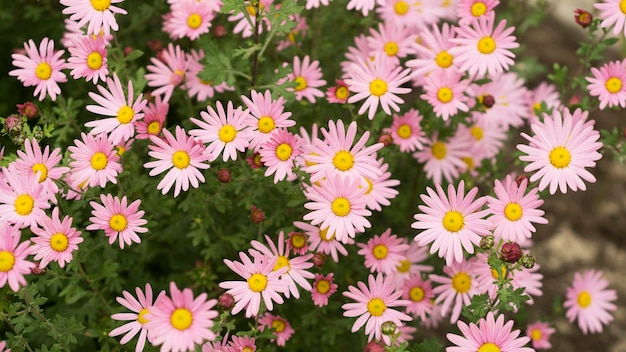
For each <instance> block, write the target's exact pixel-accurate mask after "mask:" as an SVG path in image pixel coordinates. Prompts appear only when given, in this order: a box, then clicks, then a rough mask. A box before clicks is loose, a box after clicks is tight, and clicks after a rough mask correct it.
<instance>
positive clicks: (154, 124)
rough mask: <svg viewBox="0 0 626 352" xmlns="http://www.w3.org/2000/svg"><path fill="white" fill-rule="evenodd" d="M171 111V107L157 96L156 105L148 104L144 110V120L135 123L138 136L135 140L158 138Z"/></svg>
mask: <svg viewBox="0 0 626 352" xmlns="http://www.w3.org/2000/svg"><path fill="white" fill-rule="evenodd" d="M169 110H170V105H169V104H168V103H166V102H164V101H163V99H161V97H160V96H156V98H155V99H154V103H148V105H146V106H145V107H144V108H143V112H144V114H145V116H144V118H143V119H141V120H139V121H135V128H136V129H137V134H136V135H135V139H150V136H158V135H160V134H161V131H162V130H163V128H164V127H165V119H166V118H167V113H168V112H169Z"/></svg>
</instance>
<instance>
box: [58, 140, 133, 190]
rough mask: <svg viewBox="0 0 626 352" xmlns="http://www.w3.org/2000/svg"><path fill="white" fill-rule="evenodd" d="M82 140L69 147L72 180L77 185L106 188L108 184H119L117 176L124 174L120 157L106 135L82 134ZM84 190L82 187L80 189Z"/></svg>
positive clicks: (75, 141)
mask: <svg viewBox="0 0 626 352" xmlns="http://www.w3.org/2000/svg"><path fill="white" fill-rule="evenodd" d="M81 138H82V141H81V140H78V139H75V140H74V145H72V146H69V147H68V149H69V151H70V153H71V154H70V158H71V159H73V161H71V162H70V167H71V168H72V171H71V172H72V178H73V179H74V180H76V182H75V183H76V184H77V185H78V184H88V185H89V187H95V186H97V185H99V186H100V187H102V188H104V187H105V186H106V184H107V182H111V183H114V184H115V183H117V175H118V174H119V173H120V172H122V165H121V164H120V163H119V162H120V157H119V155H117V153H116V152H115V150H114V147H113V144H112V143H111V141H109V139H108V137H107V135H106V134H104V133H103V134H99V135H97V136H93V135H90V134H89V135H88V134H85V133H81ZM79 188H82V187H79Z"/></svg>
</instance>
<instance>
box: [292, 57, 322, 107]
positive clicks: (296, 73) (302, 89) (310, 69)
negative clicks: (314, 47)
mask: <svg viewBox="0 0 626 352" xmlns="http://www.w3.org/2000/svg"><path fill="white" fill-rule="evenodd" d="M319 64H320V63H319V61H317V60H315V61H313V62H311V58H309V56H308V55H306V56H305V57H304V59H302V61H300V58H299V57H298V56H295V57H294V58H293V72H292V73H290V74H289V75H288V76H287V78H288V79H289V80H290V81H293V82H296V83H297V86H296V87H295V88H287V90H289V91H293V92H294V93H296V100H297V101H300V100H302V99H303V98H306V100H308V101H309V102H310V103H311V104H314V103H315V98H322V97H324V92H322V91H321V90H319V89H318V88H319V87H322V86H324V85H325V84H326V81H325V80H323V79H322V69H321V68H320V67H319Z"/></svg>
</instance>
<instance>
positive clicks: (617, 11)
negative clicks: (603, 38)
mask: <svg viewBox="0 0 626 352" xmlns="http://www.w3.org/2000/svg"><path fill="white" fill-rule="evenodd" d="M593 7H595V8H596V9H598V10H600V15H599V16H598V17H599V18H600V19H602V22H601V23H600V28H609V27H613V34H615V35H618V34H620V33H623V34H624V36H626V3H624V2H623V1H621V0H603V1H602V2H601V3H600V2H598V3H595V4H593Z"/></svg>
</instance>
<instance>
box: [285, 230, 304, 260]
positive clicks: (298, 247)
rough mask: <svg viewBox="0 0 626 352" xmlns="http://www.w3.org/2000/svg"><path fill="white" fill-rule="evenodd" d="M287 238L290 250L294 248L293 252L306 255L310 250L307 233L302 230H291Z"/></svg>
mask: <svg viewBox="0 0 626 352" xmlns="http://www.w3.org/2000/svg"><path fill="white" fill-rule="evenodd" d="M287 236H288V238H287V239H286V240H285V243H286V244H287V249H288V250H293V254H297V255H305V254H306V253H307V252H308V251H309V244H308V243H307V237H308V236H307V234H306V233H302V232H289V233H288V234H287Z"/></svg>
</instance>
